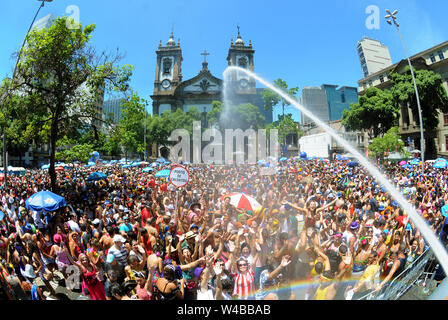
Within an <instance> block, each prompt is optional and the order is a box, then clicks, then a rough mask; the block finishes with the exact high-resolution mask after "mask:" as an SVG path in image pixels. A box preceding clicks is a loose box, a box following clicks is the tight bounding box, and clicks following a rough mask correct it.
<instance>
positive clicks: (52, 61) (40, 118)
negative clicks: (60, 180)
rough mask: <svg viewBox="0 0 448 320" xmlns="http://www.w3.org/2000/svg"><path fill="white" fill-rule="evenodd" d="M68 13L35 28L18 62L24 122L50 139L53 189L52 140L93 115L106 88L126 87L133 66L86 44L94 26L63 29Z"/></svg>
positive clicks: (114, 55) (54, 143) (94, 115)
mask: <svg viewBox="0 0 448 320" xmlns="http://www.w3.org/2000/svg"><path fill="white" fill-rule="evenodd" d="M66 21H67V17H59V18H57V19H56V20H55V21H54V23H53V25H52V26H51V27H49V28H48V29H41V30H37V29H35V30H33V31H32V32H31V33H30V34H29V36H28V38H27V46H26V47H25V48H24V51H23V54H22V58H21V60H20V62H19V64H18V69H17V70H18V72H17V75H18V77H17V78H18V79H19V88H18V90H19V92H21V94H22V96H23V98H24V100H26V111H27V112H25V113H24V114H23V118H22V121H25V122H27V123H28V126H27V128H28V129H29V130H28V131H29V132H31V133H33V134H34V135H46V136H47V137H48V141H49V143H50V168H49V173H50V178H51V188H52V190H53V191H55V188H56V173H55V170H54V162H55V153H56V142H57V141H58V139H59V138H60V137H61V136H62V135H63V134H66V133H67V132H70V130H74V129H76V128H78V127H79V125H80V123H82V122H88V121H93V120H101V119H97V117H96V114H97V113H96V112H95V109H96V106H97V105H98V103H99V101H100V97H102V96H103V95H104V93H105V92H106V91H109V90H117V91H118V90H120V91H125V90H127V89H128V88H129V86H128V82H129V79H130V76H131V74H132V67H131V66H129V65H124V66H122V67H119V66H117V63H118V61H119V60H120V59H121V56H120V55H119V54H108V53H106V52H103V53H101V54H97V53H96V51H95V49H94V48H93V47H92V46H91V45H89V43H90V40H91V37H92V33H93V31H94V30H95V25H94V24H92V25H89V26H87V27H85V28H83V27H82V26H81V25H80V26H79V28H77V29H68V28H67V27H66Z"/></svg>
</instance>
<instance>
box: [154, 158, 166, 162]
mask: <svg viewBox="0 0 448 320" xmlns="http://www.w3.org/2000/svg"><path fill="white" fill-rule="evenodd" d="M156 162H160V163H163V162H167V160H166V159H165V158H158V159H157V160H156Z"/></svg>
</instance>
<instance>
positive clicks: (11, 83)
mask: <svg viewBox="0 0 448 320" xmlns="http://www.w3.org/2000/svg"><path fill="white" fill-rule="evenodd" d="M37 1H40V2H41V4H40V6H39V9H37V12H36V14H35V15H34V18H33V21H32V22H31V24H30V27H29V28H28V31H27V32H26V36H25V39H23V43H22V46H21V47H20V50H19V54H18V55H17V60H16V65H15V66H14V71H13V73H12V78H11V82H10V83H8V84H7V87H6V90H5V93H4V95H3V96H2V97H1V99H0V105H1V104H3V102H4V101H5V99H6V98H7V96H8V95H9V89H10V88H11V87H12V88H13V87H14V80H15V78H16V73H17V65H18V64H19V61H20V58H21V56H22V52H23V48H24V47H25V43H26V39H27V38H28V34H29V33H30V31H31V28H32V27H33V25H34V22H35V21H36V18H37V16H38V14H39V12H40V9H42V7H43V6H45V2H52V1H53V0H37ZM7 118H8V110H7V108H5V119H7ZM5 129H6V128H5V127H3V171H4V179H5V181H4V186H5V188H6V187H7V180H8V164H7V163H6V153H7V152H6V130H5Z"/></svg>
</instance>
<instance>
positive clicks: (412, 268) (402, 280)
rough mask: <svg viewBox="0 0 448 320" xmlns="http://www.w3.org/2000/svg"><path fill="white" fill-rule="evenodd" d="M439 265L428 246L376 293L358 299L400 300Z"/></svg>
mask: <svg viewBox="0 0 448 320" xmlns="http://www.w3.org/2000/svg"><path fill="white" fill-rule="evenodd" d="M436 266H437V259H436V258H435V255H434V253H433V252H432V251H431V250H430V249H429V248H428V249H426V250H425V251H424V252H423V253H422V255H421V256H420V257H418V258H417V259H416V260H415V261H414V262H413V263H411V264H410V265H409V266H408V267H407V268H406V269H405V270H404V271H403V272H402V273H400V274H399V275H398V276H397V277H396V278H395V279H394V280H393V281H391V282H390V283H388V284H387V285H386V286H384V288H383V289H382V290H381V291H380V292H378V293H376V292H370V293H368V294H366V295H365V296H363V297H361V298H359V299H358V300H399V299H400V298H401V297H402V296H403V295H404V294H406V293H407V292H408V291H409V289H411V288H412V287H413V286H414V284H415V283H416V282H417V281H418V280H419V279H420V278H421V277H422V276H423V275H426V278H425V282H426V279H427V278H428V275H430V274H433V273H434V271H435V268H436Z"/></svg>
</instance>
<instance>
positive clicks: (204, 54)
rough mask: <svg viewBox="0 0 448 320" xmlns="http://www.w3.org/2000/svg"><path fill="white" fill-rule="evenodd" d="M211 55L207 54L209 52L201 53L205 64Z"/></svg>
mask: <svg viewBox="0 0 448 320" xmlns="http://www.w3.org/2000/svg"><path fill="white" fill-rule="evenodd" d="M209 55H210V53H208V52H207V50H204V52H203V53H201V56H204V62H207V56H209Z"/></svg>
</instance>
